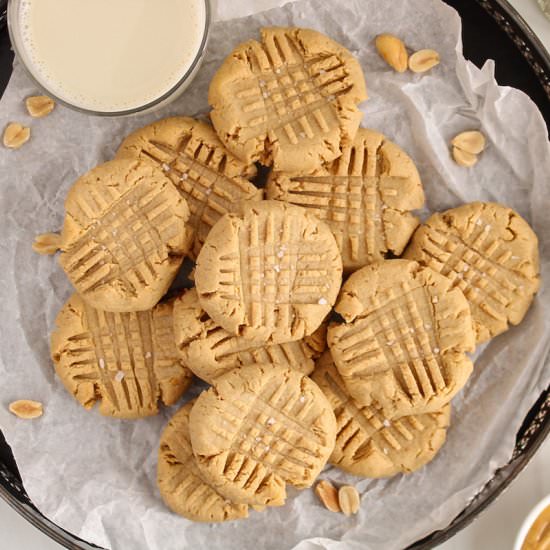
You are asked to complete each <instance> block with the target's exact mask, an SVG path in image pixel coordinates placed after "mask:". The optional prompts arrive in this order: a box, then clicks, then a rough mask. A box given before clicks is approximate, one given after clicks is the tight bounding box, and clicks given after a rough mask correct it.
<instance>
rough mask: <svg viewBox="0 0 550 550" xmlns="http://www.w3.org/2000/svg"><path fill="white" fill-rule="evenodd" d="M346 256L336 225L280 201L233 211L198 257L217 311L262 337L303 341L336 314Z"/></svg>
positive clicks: (236, 329) (238, 331) (206, 295)
mask: <svg viewBox="0 0 550 550" xmlns="http://www.w3.org/2000/svg"><path fill="white" fill-rule="evenodd" d="M341 281H342V258H341V256H340V252H339V250H338V246H337V244H336V241H335V239H334V236H333V235H332V233H331V231H330V229H329V228H328V226H327V225H326V224H325V223H323V222H322V221H320V220H319V219H318V218H317V217H316V216H315V215H314V214H313V213H311V212H308V211H307V210H306V209H304V208H299V207H297V206H293V205H288V204H285V203H282V202H279V201H262V202H259V203H256V204H253V205H250V206H248V207H247V208H246V209H245V210H244V212H243V213H242V214H241V215H236V214H226V215H225V216H224V217H223V218H222V219H221V220H220V221H219V222H218V223H217V224H216V225H215V226H214V228H213V229H212V231H211V232H210V234H209V235H208V238H207V239H206V242H205V243H204V246H203V247H202V250H201V252H200V254H199V257H198V258H197V268H196V271H195V284H196V288H197V292H198V296H199V301H200V303H201V306H202V307H203V308H204V310H205V311H206V312H207V313H208V315H209V316H210V318H211V319H212V320H213V321H214V322H215V323H216V324H218V325H220V326H221V327H223V328H224V329H225V330H226V331H228V332H229V333H230V334H234V335H240V336H242V337H243V338H246V339H250V340H254V341H256V342H259V343H262V344H264V345H265V344H276V343H284V342H291V341H293V340H300V339H302V338H303V337H304V336H307V335H309V334H312V333H313V332H315V330H317V328H318V327H319V326H320V324H321V323H322V321H323V320H324V318H325V317H326V316H327V315H328V313H329V312H330V310H331V307H332V305H333V304H334V302H335V300H336V296H337V295H338V290H339V288H340V284H341Z"/></svg>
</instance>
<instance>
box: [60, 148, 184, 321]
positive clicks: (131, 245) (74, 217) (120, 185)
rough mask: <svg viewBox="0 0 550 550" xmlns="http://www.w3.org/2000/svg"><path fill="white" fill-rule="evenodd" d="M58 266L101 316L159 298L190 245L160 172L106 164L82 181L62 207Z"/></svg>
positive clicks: (175, 197) (135, 164)
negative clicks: (99, 311) (62, 215)
mask: <svg viewBox="0 0 550 550" xmlns="http://www.w3.org/2000/svg"><path fill="white" fill-rule="evenodd" d="M65 211H66V214H65V223H64V225H63V231H62V233H61V247H60V248H61V252H62V253H61V256H60V258H59V263H60V264H61V267H62V268H63V269H64V270H65V273H66V274H67V276H68V277H69V279H70V280H71V282H72V283H73V285H74V287H75V288H76V290H77V292H78V293H79V294H80V295H81V296H82V297H83V298H84V299H85V300H86V301H87V302H88V303H89V304H90V305H92V306H93V307H96V308H99V309H103V310H106V311H126V312H128V311H145V310H148V309H151V308H152V307H153V306H154V305H155V304H156V303H157V302H158V301H159V300H160V299H161V298H162V296H163V295H164V294H165V292H166V291H167V290H168V287H169V286H170V284H171V283H172V280H173V279H174V277H175V276H176V274H177V272H178V270H179V268H180V266H181V263H182V261H183V258H184V256H185V254H186V253H187V252H188V250H189V247H190V245H191V235H190V232H189V231H187V229H186V222H187V220H188V218H189V208H188V206H187V203H186V202H185V199H183V198H182V197H181V196H180V194H179V193H178V191H177V190H176V188H175V187H174V186H173V184H172V182H171V181H170V180H169V179H168V178H167V177H166V176H165V175H164V174H163V172H162V171H161V170H159V169H158V168H156V167H154V166H152V165H151V164H150V163H147V162H143V161H140V160H130V159H124V160H113V161H110V162H107V163H105V164H102V165H101V166H98V167H96V168H94V169H92V170H90V172H88V173H87V174H85V175H84V176H82V177H81V178H80V179H79V180H78V181H77V182H76V183H75V184H74V185H73V186H72V188H71V189H70V190H69V193H68V195H67V199H66V201H65Z"/></svg>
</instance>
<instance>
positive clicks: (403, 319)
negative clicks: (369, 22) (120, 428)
mask: <svg viewBox="0 0 550 550" xmlns="http://www.w3.org/2000/svg"><path fill="white" fill-rule="evenodd" d="M365 99H366V90H365V82H364V77H363V73H362V70H361V67H360V66H359V63H358V62H357V60H356V59H354V58H353V56H352V55H351V54H350V52H349V51H347V50H346V49H345V48H343V47H342V46H341V45H339V44H337V43H336V42H334V41H332V40H331V39H329V38H327V37H326V36H323V35H322V34H320V33H318V32H315V31H312V30H307V29H298V28H269V29H264V30H263V31H262V35H261V41H256V40H250V41H249V42H246V43H244V44H241V45H240V46H238V47H237V48H236V49H235V50H234V51H233V52H232V53H231V54H230V55H229V57H228V58H227V59H226V60H225V61H224V62H223V64H222V66H221V67H220V69H219V70H218V72H217V73H216V75H215V77H214V79H213V80H212V83H211V86H210V92H209V102H210V104H211V106H212V111H211V114H210V118H211V120H212V124H213V126H210V125H209V124H206V123H204V122H199V121H197V120H193V119H190V118H186V117H175V118H170V119H165V120H161V121H158V122H156V123H153V124H151V125H150V126H147V127H145V128H142V129H140V130H137V131H136V132H134V133H133V134H132V135H130V136H129V137H127V138H126V139H125V140H124V141H123V143H122V145H121V146H120V149H119V151H118V153H117V155H116V158H115V159H114V160H112V161H110V162H107V163H106V164H103V165H102V166H99V167H97V168H94V169H93V170H91V171H90V172H89V173H87V174H86V175H84V176H83V177H81V178H80V179H79V180H78V181H77V182H76V183H75V184H74V186H73V187H72V188H71V190H70V192H69V194H68V197H67V200H66V204H65V208H66V216H65V223H64V226H63V229H62V231H61V233H60V235H52V234H49V235H48V236H46V237H44V236H43V237H42V238H40V239H39V240H38V241H37V245H36V249H37V250H38V251H43V252H52V251H54V250H57V249H59V250H60V251H61V254H60V263H61V266H62V268H63V269H64V271H65V272H66V274H67V276H68V277H69V279H70V280H71V282H72V284H73V286H74V288H75V290H76V293H75V294H74V295H73V296H71V297H70V298H69V300H68V302H67V303H66V304H65V306H64V307H63V309H62V311H61V312H60V313H59V316H58V318H57V330H56V331H55V332H54V334H53V335H52V338H51V353H52V358H53V361H54V364H55V368H56V371H57V374H58V375H59V377H60V379H61V380H62V381H63V383H64V385H65V386H66V388H67V389H68V390H69V391H70V392H71V393H72V394H73V396H74V397H75V399H76V400H77V401H78V402H80V403H81V405H83V406H84V407H86V408H92V407H93V406H94V405H96V404H97V403H99V410H100V412H101V413H102V414H105V415H109V416H112V417H117V418H124V419H137V418H142V417H145V416H148V415H153V414H157V413H158V411H159V406H160V404H165V405H172V404H175V403H176V402H178V401H179V399H180V398H181V396H182V395H183V394H184V392H185V391H186V390H187V388H188V387H189V386H190V385H191V382H192V378H193V374H194V375H195V376H196V377H197V378H199V379H201V380H203V381H204V382H206V383H207V384H209V385H210V387H207V388H206V389H204V391H202V393H200V395H199V396H198V397H197V398H196V399H194V400H193V401H191V402H188V403H187V404H186V405H185V406H183V408H181V409H180V410H179V411H178V412H177V413H176V414H175V415H174V416H173V417H172V419H171V420H170V422H169V423H168V425H167V427H166V428H165V430H164V432H163V434H162V436H161V440H160V452H159V462H158V485H159V488H160V492H161V495H162V497H163V499H164V501H165V502H166V504H167V505H168V506H169V507H170V508H171V509H172V510H174V511H175V512H177V513H179V514H181V515H182V516H184V517H186V518H189V519H191V520H195V521H209V522H214V521H224V520H230V519H237V518H243V517H246V516H247V515H248V510H249V508H250V507H252V508H253V509H255V510H263V509H264V508H265V507H268V506H280V505H282V504H283V503H284V502H285V498H286V488H287V485H290V486H294V487H298V488H305V487H310V486H311V485H312V484H313V483H314V481H315V479H316V478H317V476H318V475H319V473H320V472H321V471H322V469H323V467H324V466H325V464H326V463H327V462H330V463H331V464H333V465H335V466H337V467H339V468H341V469H343V470H345V471H347V472H350V473H352V474H355V475H358V476H364V477H373V478H375V477H387V476H392V475H395V474H397V473H407V472H412V471H414V470H417V469H418V468H420V467H421V466H423V465H424V464H426V463H427V462H428V461H430V460H431V459H432V458H433V457H434V456H435V454H436V453H437V452H438V450H439V449H440V448H441V446H442V445H443V443H444V441H445V436H446V430H447V428H448V426H449V422H450V410H451V409H450V401H451V399H452V397H453V396H454V395H456V393H457V392H458V391H460V389H461V388H462V387H463V386H464V385H465V383H466V381H467V380H468V377H469V376H470V374H471V372H472V369H473V364H472V361H471V359H470V358H469V357H468V353H470V352H472V351H474V349H475V346H476V343H479V342H483V341H486V340H488V339H489V338H492V337H494V336H496V335H497V334H499V333H501V332H503V331H504V330H506V329H507V328H508V326H509V325H510V324H517V323H519V322H520V321H521V320H522V318H523V316H524V315H525V313H526V311H527V309H528V307H529V305H530V303H531V301H532V299H533V296H534V294H535V293H536V291H537V289H538V283H539V278H538V273H539V269H538V250H537V238H536V236H535V234H534V233H533V231H532V230H531V228H530V227H529V226H528V224H527V223H526V222H525V221H524V220H523V219H522V218H521V217H520V216H519V215H518V214H516V213H515V212H513V211H512V210H510V209H509V208H506V207H504V206H500V205H497V204H492V203H473V204H467V205H464V206H460V207H458V208H456V209H453V210H449V211H447V212H444V213H441V214H435V215H434V216H432V217H431V218H430V219H429V220H428V221H427V222H426V223H425V224H424V225H420V220H419V219H418V218H417V217H416V216H415V215H414V213H413V211H414V210H416V209H419V208H421V207H422V206H423V204H424V192H423V188H422V183H421V180H420V176H419V174H418V171H417V169H416V167H415V165H414V162H413V161H412V160H411V158H410V157H409V156H408V155H407V154H406V153H405V152H404V151H403V150H401V149H400V148H399V146H397V145H396V144H394V143H392V142H391V141H389V140H388V139H387V138H386V137H385V136H384V135H382V134H380V133H379V132H377V131H374V130H369V129H366V128H359V125H360V121H361V119H362V113H361V111H360V110H359V109H358V104H359V103H360V102H362V101H363V100H365ZM258 163H260V164H263V165H265V166H269V167H271V171H270V173H269V175H268V177H267V183H266V185H265V197H264V189H262V188H261V187H260V183H261V182H259V181H258V178H257V164H258ZM253 181H256V184H257V185H256V184H255V183H253ZM402 255H403V259H396V258H397V257H399V256H402ZM184 258H189V259H190V260H193V261H195V262H196V267H195V271H194V275H193V279H194V283H195V286H194V288H191V289H187V290H184V291H181V290H179V291H178V290H177V289H175V288H174V287H172V290H171V292H170V293H169V294H168V296H170V298H169V299H167V298H166V296H167V292H168V290H169V288H170V287H171V285H172V284H173V282H174V280H175V278H176V276H177V275H178V273H179V271H180V268H181V265H182V262H183V260H184ZM390 258H392V259H390ZM344 277H347V280H346V281H345V283H344V284H343V286H342V282H343V278H344ZM334 312H335V313H334ZM327 343H328V347H327ZM310 375H311V377H310ZM203 387H204V386H203Z"/></svg>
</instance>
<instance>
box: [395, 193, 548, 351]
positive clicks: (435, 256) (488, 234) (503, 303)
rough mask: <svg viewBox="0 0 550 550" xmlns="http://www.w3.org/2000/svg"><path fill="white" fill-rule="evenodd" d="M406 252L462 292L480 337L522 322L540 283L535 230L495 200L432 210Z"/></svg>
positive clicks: (491, 336) (487, 337)
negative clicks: (443, 209) (436, 211)
mask: <svg viewBox="0 0 550 550" xmlns="http://www.w3.org/2000/svg"><path fill="white" fill-rule="evenodd" d="M405 256H406V257H407V258H410V259H411V260H416V261H417V262H419V263H420V264H421V265H425V266H429V267H430V268H432V269H433V270H434V271H437V272H438V273H441V274H442V275H444V276H445V277H447V278H448V279H449V280H450V281H451V283H452V286H453V287H457V288H460V289H461V290H462V291H463V292H464V294H465V295H466V298H467V299H468V303H469V304H470V308H471V310H472V317H473V320H474V326H475V331H476V337H477V342H478V343H480V342H485V341H487V340H489V339H490V338H493V337H494V336H496V335H497V334H500V333H501V332H504V331H505V330H507V329H508V326H509V324H512V325H517V324H519V323H521V321H522V320H523V317H524V316H525V314H526V313H527V310H528V309H529V306H530V305H531V302H532V301H533V297H534V295H535V293H536V292H537V291H538V289H539V285H540V275H539V251H538V239H537V236H536V235H535V233H534V231H533V230H532V229H531V227H530V226H529V224H528V223H527V222H526V221H525V220H524V219H523V218H522V217H521V216H520V215H519V214H517V213H516V212H514V211H513V210H512V209H510V208H508V207H506V206H502V205H500V204H496V203H490V202H489V203H483V202H474V203H470V204H465V205H463V206H460V207H458V208H453V209H451V210H447V211H446V212H441V213H438V214H434V215H433V216H431V217H430V218H429V219H428V221H427V222H426V223H425V224H424V225H422V226H420V227H419V228H418V230H417V231H416V232H415V234H414V236H413V239H412V241H411V244H410V245H409V247H408V248H407V250H406V252H405Z"/></svg>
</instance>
